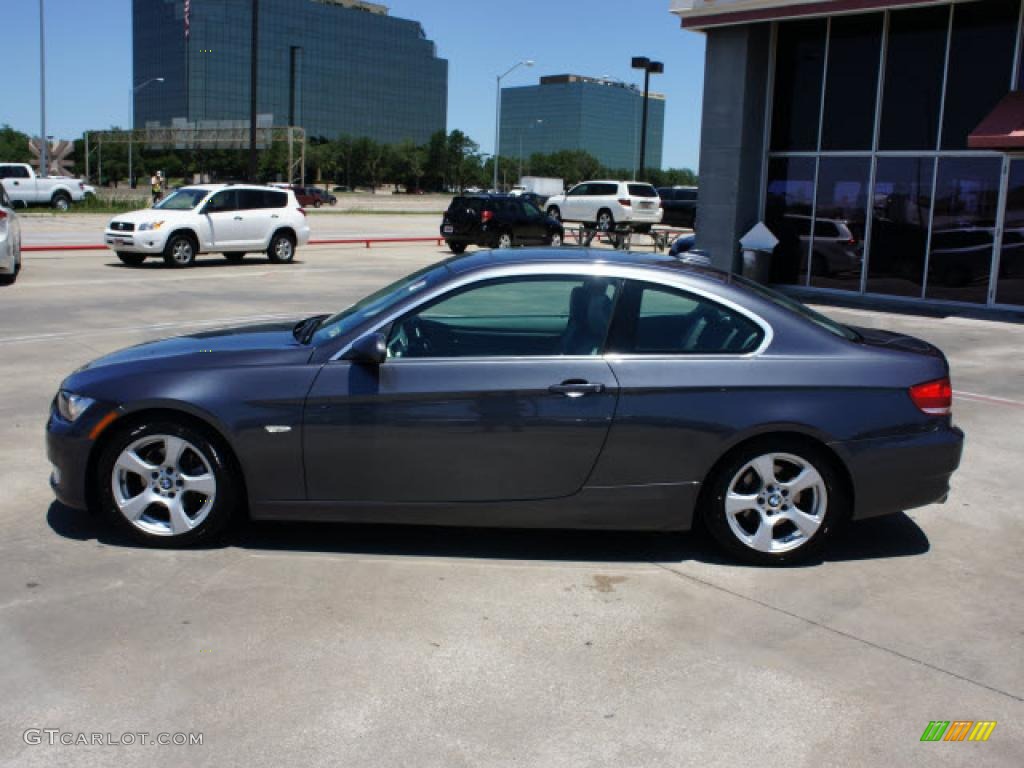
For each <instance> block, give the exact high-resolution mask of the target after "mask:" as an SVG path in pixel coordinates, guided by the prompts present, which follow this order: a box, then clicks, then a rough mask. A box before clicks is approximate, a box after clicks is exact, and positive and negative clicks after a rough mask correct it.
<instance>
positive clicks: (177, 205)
mask: <svg viewBox="0 0 1024 768" xmlns="http://www.w3.org/2000/svg"><path fill="white" fill-rule="evenodd" d="M208 193H209V190H206V189H190V188H189V187H185V188H184V189H179V190H177V191H176V192H172V193H171V194H169V195H168V196H167V197H165V198H164V199H163V200H161V201H160V202H159V203H157V204H156V205H154V206H153V207H154V208H156V209H158V210H161V211H191V210H192V209H193V208H195V207H196V206H197V205H199V203H200V202H201V201H202V199H203V198H204V197H206V195H207V194H208Z"/></svg>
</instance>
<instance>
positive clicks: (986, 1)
mask: <svg viewBox="0 0 1024 768" xmlns="http://www.w3.org/2000/svg"><path fill="white" fill-rule="evenodd" d="M674 9H675V11H676V12H677V13H679V15H680V16H682V17H683V26H684V27H689V28H696V29H701V30H703V31H704V32H705V33H706V39H707V54H706V57H707V58H706V69H705V82H704V109H703V125H702V139H701V162H700V183H701V191H700V203H699V207H698V211H697V239H698V246H700V247H703V248H706V249H708V250H709V251H710V252H711V254H712V257H713V258H714V259H715V261H716V263H717V264H718V265H719V266H723V267H730V268H731V267H734V266H735V265H736V257H737V241H738V239H739V238H740V237H741V236H742V235H743V233H744V232H745V231H746V230H747V229H749V227H751V226H752V225H753V224H754V223H756V222H757V221H758V220H763V221H764V222H765V223H766V224H767V225H768V227H769V228H770V229H772V231H773V232H774V233H775V235H776V236H777V237H778V239H779V241H780V242H779V245H778V246H777V247H776V248H775V251H774V253H773V258H772V269H771V280H772V281H773V282H775V283H778V284H783V285H795V286H802V287H804V288H808V289H815V290H819V291H832V292H842V293H863V294H868V295H876V296H886V297H902V298H903V299H911V300H915V301H925V302H928V301H932V302H957V303H966V304H971V305H979V304H981V305H984V304H988V305H1003V306H1013V307H1020V306H1021V305H1024V156H1022V155H1021V152H1022V151H1024V134H1022V133H1021V132H1020V131H1019V130H1018V128H1019V126H1021V125H1022V124H1024V96H1022V95H1021V93H1020V89H1021V88H1022V87H1024V79H1022V73H1021V70H1022V64H1021V45H1022V40H1024V35H1022V19H1024V8H1022V3H1021V0H970V1H965V2H957V3H952V4H951V3H948V2H946V3H941V2H939V3H936V2H934V1H932V0H930V1H928V2H914V1H913V0H911V1H910V2H905V1H903V2H894V0H857V1H856V2H853V0H833V1H831V2H785V3H783V2H781V1H780V0H721V1H720V2H715V3H711V2H708V0H674Z"/></svg>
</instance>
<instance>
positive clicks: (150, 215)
mask: <svg viewBox="0 0 1024 768" xmlns="http://www.w3.org/2000/svg"><path fill="white" fill-rule="evenodd" d="M194 214H195V210H194V209H190V210H187V211H167V210H157V209H156V208H143V209H142V210H140V211H129V212H128V213H119V214H117V216H115V217H114V218H112V219H111V221H112V222H114V221H125V222H128V223H130V224H142V223H143V222H146V221H175V220H182V219H185V218H187V217H190V216H193V215H194Z"/></svg>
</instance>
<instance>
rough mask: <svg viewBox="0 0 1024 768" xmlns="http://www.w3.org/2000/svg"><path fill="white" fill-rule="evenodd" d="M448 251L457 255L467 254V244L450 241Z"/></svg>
mask: <svg viewBox="0 0 1024 768" xmlns="http://www.w3.org/2000/svg"><path fill="white" fill-rule="evenodd" d="M448 250H449V251H451V252H452V253H454V254H456V255H457V254H460V253H465V251H466V244H465V243H453V242H451V241H450V240H449V241H448Z"/></svg>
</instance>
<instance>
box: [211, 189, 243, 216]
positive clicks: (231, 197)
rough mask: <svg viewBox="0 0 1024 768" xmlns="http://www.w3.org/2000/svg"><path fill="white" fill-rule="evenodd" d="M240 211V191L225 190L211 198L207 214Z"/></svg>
mask: <svg viewBox="0 0 1024 768" xmlns="http://www.w3.org/2000/svg"><path fill="white" fill-rule="evenodd" d="M235 210H238V190H236V189H225V190H223V191H221V192H218V193H217V194H215V195H214V196H213V197H211V198H210V202H208V203H207V204H206V212H207V213H224V212H226V211H235Z"/></svg>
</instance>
